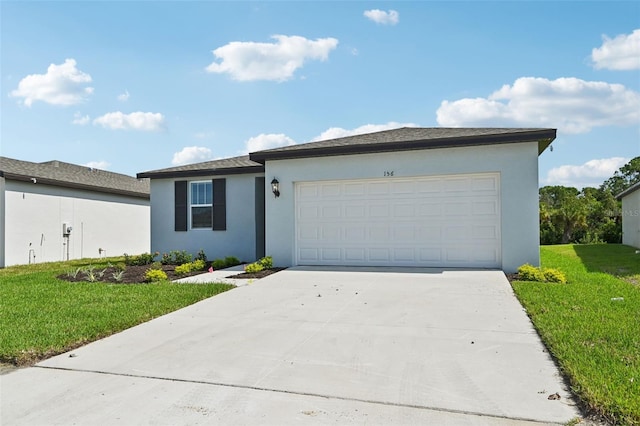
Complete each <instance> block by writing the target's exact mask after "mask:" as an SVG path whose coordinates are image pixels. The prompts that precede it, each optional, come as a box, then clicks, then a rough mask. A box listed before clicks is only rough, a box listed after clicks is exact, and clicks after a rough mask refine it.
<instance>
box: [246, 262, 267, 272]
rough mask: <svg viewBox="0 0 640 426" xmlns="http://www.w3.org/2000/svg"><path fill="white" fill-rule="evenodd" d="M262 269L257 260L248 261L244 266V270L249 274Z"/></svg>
mask: <svg viewBox="0 0 640 426" xmlns="http://www.w3.org/2000/svg"><path fill="white" fill-rule="evenodd" d="M263 269H264V267H263V266H262V265H261V264H259V263H258V262H256V263H249V264H248V265H247V266H245V267H244V271H245V272H248V273H250V274H253V273H256V272H260V271H262V270H263Z"/></svg>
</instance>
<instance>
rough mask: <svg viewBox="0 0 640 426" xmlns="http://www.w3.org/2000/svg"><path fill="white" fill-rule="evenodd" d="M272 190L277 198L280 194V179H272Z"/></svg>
mask: <svg viewBox="0 0 640 426" xmlns="http://www.w3.org/2000/svg"><path fill="white" fill-rule="evenodd" d="M271 192H273V195H275V196H276V198H278V197H279V196H280V182H278V179H276V178H273V180H272V181H271Z"/></svg>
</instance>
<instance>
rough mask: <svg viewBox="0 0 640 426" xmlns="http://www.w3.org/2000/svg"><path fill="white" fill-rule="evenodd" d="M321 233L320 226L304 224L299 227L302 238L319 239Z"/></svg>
mask: <svg viewBox="0 0 640 426" xmlns="http://www.w3.org/2000/svg"><path fill="white" fill-rule="evenodd" d="M319 235H320V227H318V226H313V225H303V226H300V227H299V228H298V238H299V239H301V240H311V241H317V240H318V237H319Z"/></svg>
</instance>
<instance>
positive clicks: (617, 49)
mask: <svg viewBox="0 0 640 426" xmlns="http://www.w3.org/2000/svg"><path fill="white" fill-rule="evenodd" d="M591 60H592V61H593V66H594V68H596V69H602V68H605V69H609V70H621V71H626V70H638V69H640V29H637V30H634V31H633V32H632V33H631V34H629V35H627V34H620V35H618V36H616V37H615V38H609V37H607V36H606V35H605V36H602V46H600V47H596V48H594V49H593V50H592V51H591Z"/></svg>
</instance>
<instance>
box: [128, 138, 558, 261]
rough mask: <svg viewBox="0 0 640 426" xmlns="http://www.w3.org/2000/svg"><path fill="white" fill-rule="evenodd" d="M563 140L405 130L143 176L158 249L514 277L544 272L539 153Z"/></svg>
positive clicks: (320, 142)
mask: <svg viewBox="0 0 640 426" xmlns="http://www.w3.org/2000/svg"><path fill="white" fill-rule="evenodd" d="M555 136H556V131H555V129H487V128H481V129H464V128H458V129H451V128H402V129H395V130H388V131H383V132H376V133H370V134H365V135H356V136H350V137H345V138H339V139H332V140H325V141H319V142H311V143H306V144H299V145H292V146H287V147H283V148H276V149H271V150H265V151H259V152H254V153H251V154H250V155H249V156H248V157H246V156H245V157H237V158H232V159H226V160H217V161H211V162H206V163H199V164H192V165H189V166H182V167H174V168H171V169H163V170H156V171H152V172H145V173H139V174H138V177H146V178H150V179H151V206H152V207H151V229H152V230H151V249H152V250H153V251H156V250H157V251H166V250H181V249H184V250H188V251H190V252H192V253H195V252H197V250H199V249H203V250H205V252H206V253H207V255H208V256H209V257H210V258H212V257H223V256H228V255H234V256H237V257H240V258H241V259H242V260H247V261H250V260H254V259H256V258H259V257H260V256H262V255H263V254H264V253H266V254H267V255H270V256H273V260H274V263H275V264H276V265H278V266H291V265H348V266H420V267H466V268H497V269H503V270H504V271H507V272H512V271H515V270H516V269H517V268H518V266H520V265H522V264H523V263H530V264H534V265H537V264H539V260H540V259H539V222H538V155H540V153H542V152H543V151H544V150H545V149H546V148H547V146H549V144H550V143H551V142H552V141H553V139H555ZM272 184H274V186H275V187H272ZM276 193H277V196H276ZM223 218H224V219H223ZM218 222H219V223H218ZM216 223H217V225H216ZM210 253H211V254H210Z"/></svg>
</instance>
